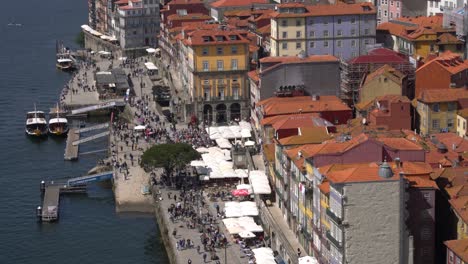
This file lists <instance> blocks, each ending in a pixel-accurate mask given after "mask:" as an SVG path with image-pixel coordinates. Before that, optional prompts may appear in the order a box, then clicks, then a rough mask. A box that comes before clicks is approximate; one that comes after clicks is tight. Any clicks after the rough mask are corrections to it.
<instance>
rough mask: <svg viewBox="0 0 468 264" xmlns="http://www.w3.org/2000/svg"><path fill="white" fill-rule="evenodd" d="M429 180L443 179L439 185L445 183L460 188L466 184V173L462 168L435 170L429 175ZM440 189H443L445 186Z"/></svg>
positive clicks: (467, 173) (467, 174)
mask: <svg viewBox="0 0 468 264" xmlns="http://www.w3.org/2000/svg"><path fill="white" fill-rule="evenodd" d="M431 179H433V180H440V179H444V181H441V183H444V182H446V183H447V184H450V186H460V185H463V184H466V183H468V172H467V169H466V168H463V167H455V168H454V167H449V168H437V169H434V172H433V173H431ZM441 187H442V188H445V187H446V186H441Z"/></svg>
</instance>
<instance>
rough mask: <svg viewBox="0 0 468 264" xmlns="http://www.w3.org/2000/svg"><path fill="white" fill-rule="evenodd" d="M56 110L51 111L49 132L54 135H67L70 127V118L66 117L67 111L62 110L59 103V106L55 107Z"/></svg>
mask: <svg viewBox="0 0 468 264" xmlns="http://www.w3.org/2000/svg"><path fill="white" fill-rule="evenodd" d="M54 110H55V112H54V113H52V112H51V113H50V119H49V134H51V135H54V136H64V135H67V133H68V130H69V127H68V120H67V118H65V113H64V112H63V111H61V110H60V108H59V106H58V104H57V108H55V109H54Z"/></svg>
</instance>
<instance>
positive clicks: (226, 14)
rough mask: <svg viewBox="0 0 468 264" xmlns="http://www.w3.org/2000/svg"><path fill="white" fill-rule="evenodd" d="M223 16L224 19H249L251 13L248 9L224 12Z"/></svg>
mask: <svg viewBox="0 0 468 264" xmlns="http://www.w3.org/2000/svg"><path fill="white" fill-rule="evenodd" d="M223 15H224V17H249V16H251V15H252V11H251V10H250V9H242V10H226V11H224V13H223Z"/></svg>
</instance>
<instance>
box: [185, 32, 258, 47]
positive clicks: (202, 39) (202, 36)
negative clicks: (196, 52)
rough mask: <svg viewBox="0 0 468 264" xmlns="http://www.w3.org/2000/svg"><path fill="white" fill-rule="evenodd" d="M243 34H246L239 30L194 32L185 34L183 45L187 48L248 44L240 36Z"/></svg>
mask: <svg viewBox="0 0 468 264" xmlns="http://www.w3.org/2000/svg"><path fill="white" fill-rule="evenodd" d="M244 33H246V32H245V31H241V30H221V29H212V30H196V31H192V32H190V33H188V34H187V39H186V40H185V44H187V45H189V46H199V45H232V44H244V43H245V44H248V43H250V42H249V40H248V39H246V38H244V37H243V36H242V34H244ZM217 37H221V38H223V40H221V41H219V40H218V39H217ZM231 37H234V38H235V40H232V39H231ZM206 40H209V41H206Z"/></svg>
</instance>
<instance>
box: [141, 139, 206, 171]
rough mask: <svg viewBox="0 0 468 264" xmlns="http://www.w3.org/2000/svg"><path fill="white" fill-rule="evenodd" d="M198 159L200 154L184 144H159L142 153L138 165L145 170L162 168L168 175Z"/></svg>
mask: <svg viewBox="0 0 468 264" xmlns="http://www.w3.org/2000/svg"><path fill="white" fill-rule="evenodd" d="M200 157H201V156H200V153H198V152H197V151H196V150H194V149H193V148H192V146H191V145H189V144H186V143H170V144H159V145H155V146H152V147H151V148H149V149H148V150H146V151H145V152H144V153H143V156H142V157H141V164H140V165H141V166H142V167H143V168H145V169H150V168H164V169H165V170H166V172H167V173H168V174H170V173H172V172H173V171H174V170H175V169H182V168H184V167H185V165H187V164H188V163H190V162H191V161H192V160H196V159H199V158H200Z"/></svg>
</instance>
